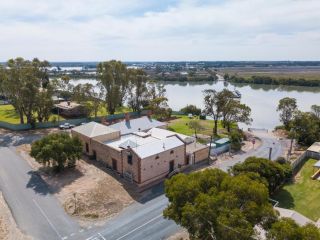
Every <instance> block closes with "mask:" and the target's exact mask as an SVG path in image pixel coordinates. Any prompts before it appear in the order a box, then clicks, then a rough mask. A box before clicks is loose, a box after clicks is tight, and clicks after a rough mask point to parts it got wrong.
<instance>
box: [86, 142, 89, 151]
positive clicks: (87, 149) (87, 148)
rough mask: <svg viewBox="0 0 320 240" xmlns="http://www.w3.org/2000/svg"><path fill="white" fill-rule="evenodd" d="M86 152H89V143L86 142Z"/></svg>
mask: <svg viewBox="0 0 320 240" xmlns="http://www.w3.org/2000/svg"><path fill="white" fill-rule="evenodd" d="M86 152H87V153H88V152H89V144H88V143H86Z"/></svg>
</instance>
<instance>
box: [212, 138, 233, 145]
mask: <svg viewBox="0 0 320 240" xmlns="http://www.w3.org/2000/svg"><path fill="white" fill-rule="evenodd" d="M227 142H230V139H229V138H221V139H219V140H217V141H215V143H217V144H224V143H227Z"/></svg>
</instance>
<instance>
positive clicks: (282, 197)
mask: <svg viewBox="0 0 320 240" xmlns="http://www.w3.org/2000/svg"><path fill="white" fill-rule="evenodd" d="M289 184H290V183H289ZM273 199H275V200H277V201H279V205H278V207H281V208H287V209H293V208H294V207H295V203H294V198H293V197H292V195H291V193H290V192H288V191H287V190H286V189H284V188H281V189H279V190H278V191H277V192H276V193H275V194H274V196H273Z"/></svg>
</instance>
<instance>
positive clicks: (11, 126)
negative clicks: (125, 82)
mask: <svg viewBox="0 0 320 240" xmlns="http://www.w3.org/2000/svg"><path fill="white" fill-rule="evenodd" d="M147 113H148V111H142V112H140V113H138V112H129V113H128V114H130V117H138V116H145V115H147ZM124 117H125V113H119V114H113V115H107V116H101V117H96V118H95V117H93V118H74V119H67V120H62V121H55V122H42V123H39V122H37V123H36V124H35V126H34V127H32V125H31V124H13V123H8V122H2V121H0V128H4V129H8V130H12V131H23V130H30V129H42V128H54V127H59V125H61V124H65V123H70V124H74V125H80V124H81V123H86V122H91V121H95V122H101V121H102V119H105V120H106V121H113V120H118V119H122V118H124Z"/></svg>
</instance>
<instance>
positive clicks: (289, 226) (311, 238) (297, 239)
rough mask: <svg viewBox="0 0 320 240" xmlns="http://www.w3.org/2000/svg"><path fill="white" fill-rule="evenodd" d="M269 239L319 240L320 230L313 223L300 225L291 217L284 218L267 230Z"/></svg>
mask: <svg viewBox="0 0 320 240" xmlns="http://www.w3.org/2000/svg"><path fill="white" fill-rule="evenodd" d="M267 239H268V240H318V239H320V231H319V229H318V228H317V227H316V226H315V225H313V224H310V223H309V224H307V225H304V226H299V225H298V224H297V223H296V222H295V221H293V220H292V219H290V218H282V219H280V220H279V221H277V222H275V223H274V224H272V227H271V229H270V230H269V231H268V232H267Z"/></svg>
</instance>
